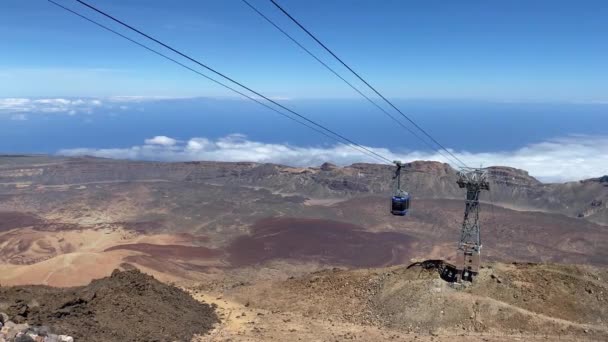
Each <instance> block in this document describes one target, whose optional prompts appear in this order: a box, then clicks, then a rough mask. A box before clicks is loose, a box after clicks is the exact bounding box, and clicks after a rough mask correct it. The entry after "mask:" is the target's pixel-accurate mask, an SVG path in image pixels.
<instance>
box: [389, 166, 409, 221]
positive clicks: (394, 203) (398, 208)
mask: <svg viewBox="0 0 608 342" xmlns="http://www.w3.org/2000/svg"><path fill="white" fill-rule="evenodd" d="M395 165H397V171H395V177H394V178H393V179H397V189H396V190H395V193H394V194H393V197H392V198H391V214H393V215H397V216H405V215H407V213H408V211H409V209H410V194H408V193H407V192H405V191H403V190H401V167H402V166H403V164H402V163H401V162H400V161H395Z"/></svg>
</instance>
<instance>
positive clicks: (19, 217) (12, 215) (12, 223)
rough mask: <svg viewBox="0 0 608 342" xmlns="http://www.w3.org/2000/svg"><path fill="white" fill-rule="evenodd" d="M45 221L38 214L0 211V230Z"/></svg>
mask: <svg viewBox="0 0 608 342" xmlns="http://www.w3.org/2000/svg"><path fill="white" fill-rule="evenodd" d="M41 223H43V221H42V220H41V219H40V218H38V217H37V216H36V215H32V214H26V213H19V212H13V211H5V212H0V232H3V231H7V230H11V229H15V228H22V227H30V226H35V225H38V224H41Z"/></svg>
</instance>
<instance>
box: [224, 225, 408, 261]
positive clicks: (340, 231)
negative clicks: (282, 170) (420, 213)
mask: <svg viewBox="0 0 608 342" xmlns="http://www.w3.org/2000/svg"><path fill="white" fill-rule="evenodd" d="M412 241H413V238H411V237H410V236H408V235H406V234H401V233H393V232H379V233H373V232H367V231H365V230H364V229H363V228H362V227H359V226H356V225H353V224H349V223H343V222H337V221H330V220H321V219H300V218H269V219H263V220H260V221H258V222H256V224H254V225H253V226H252V227H251V233H250V235H247V236H241V237H238V238H236V239H235V240H234V241H233V242H232V243H231V244H230V245H229V246H228V247H227V249H226V251H227V252H228V253H229V256H228V260H229V261H230V263H231V265H232V266H234V267H242V266H250V265H254V264H259V263H263V262H265V261H269V260H273V259H291V260H298V261H318V262H321V263H324V264H333V265H348V266H352V267H378V266H386V265H394V264H399V263H401V262H403V261H404V260H406V259H408V258H409V255H408V250H409V248H408V247H409V245H410V243H411V242H412Z"/></svg>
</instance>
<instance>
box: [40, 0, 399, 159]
mask: <svg viewBox="0 0 608 342" xmlns="http://www.w3.org/2000/svg"><path fill="white" fill-rule="evenodd" d="M47 1H49V2H50V3H52V4H54V5H56V6H58V7H60V8H62V9H64V10H66V11H68V12H70V13H72V14H74V15H76V16H78V17H80V18H82V19H85V20H87V21H89V22H91V23H92V24H94V25H97V26H99V27H101V28H103V29H105V30H107V31H109V32H111V33H113V34H115V35H118V36H120V37H122V38H124V39H126V40H128V41H129V42H131V43H134V44H136V45H138V46H140V47H142V48H144V49H146V50H148V51H149V52H152V53H154V54H156V55H158V56H160V57H162V58H165V59H167V60H169V61H171V62H173V63H175V64H177V65H179V66H181V67H183V68H185V69H187V70H190V71H192V72H194V73H196V74H197V75H199V76H201V77H204V78H206V79H208V80H210V81H211V82H214V83H216V84H218V85H220V86H222V87H224V88H226V89H229V90H231V91H233V92H235V93H237V94H239V95H241V96H243V97H245V98H247V99H249V100H252V101H254V102H256V103H258V104H260V105H262V106H264V107H266V108H268V109H270V110H272V111H274V112H276V113H278V114H280V115H282V116H284V117H286V118H288V119H290V120H293V121H295V122H297V123H299V124H301V125H303V126H305V127H307V128H310V129H312V130H314V131H316V132H317V133H319V134H323V135H324V136H326V137H328V138H330V139H332V140H335V141H337V142H338V143H340V144H342V145H345V146H348V147H350V148H353V149H355V150H356V151H358V152H361V153H364V154H367V155H368V156H370V157H372V158H375V159H377V160H379V161H382V162H383V163H385V162H388V163H391V161H390V160H389V159H388V158H385V157H383V156H381V155H380V154H378V153H375V152H373V151H370V150H369V149H367V148H365V147H363V146H361V145H359V144H357V143H354V142H353V141H352V140H350V139H345V141H347V142H349V143H345V142H343V141H341V140H339V139H338V138H336V136H340V135H338V134H336V133H334V134H335V135H336V136H332V135H330V134H328V133H326V132H325V131H328V132H330V133H333V131H331V130H329V129H327V128H325V127H324V126H322V125H320V124H317V123H315V122H314V121H312V120H310V119H307V118H305V117H303V116H301V115H298V116H300V117H302V118H304V119H306V121H309V122H311V123H313V124H315V126H318V127H321V128H323V129H324V130H325V131H322V130H320V129H318V128H316V127H314V126H311V125H309V124H307V123H306V122H303V121H300V120H298V119H296V118H295V117H292V116H289V115H287V114H285V113H283V112H281V111H280V110H278V109H276V108H273V107H271V106H269V105H268V104H266V103H263V102H261V101H259V100H258V99H256V98H254V97H252V96H249V95H247V94H244V93H243V92H241V91H239V90H237V89H234V88H233V87H230V86H228V85H226V84H224V83H222V82H220V81H218V80H216V79H214V78H212V77H210V76H207V75H205V74H203V73H201V72H200V71H198V70H195V69H193V68H191V67H189V66H187V65H185V64H183V63H181V62H179V61H177V60H175V59H173V58H171V57H169V56H167V55H165V54H163V53H161V52H159V51H157V50H155V49H153V48H150V47H149V46H146V45H144V44H142V43H140V42H137V41H136V40H134V39H132V38H130V37H127V36H125V35H124V34H122V33H120V32H118V31H116V30H113V29H111V28H109V27H108V26H105V25H103V24H101V23H99V22H97V21H95V20H93V19H91V18H88V17H86V16H84V15H82V14H80V13H78V12H76V11H74V10H72V9H70V8H67V7H65V6H63V5H61V4H59V3H57V2H55V1H53V0H47ZM254 93H255V92H254ZM271 102H272V101H271ZM370 152H371V153H370Z"/></svg>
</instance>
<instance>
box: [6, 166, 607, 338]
mask: <svg viewBox="0 0 608 342" xmlns="http://www.w3.org/2000/svg"><path fill="white" fill-rule="evenodd" d="M393 171H394V170H393V168H392V167H391V166H382V165H373V164H354V165H351V166H347V167H337V166H335V165H332V164H329V163H326V164H323V165H322V166H320V167H310V168H295V167H288V166H281V165H273V164H257V163H220V162H187V163H158V162H141V161H121V160H110V159H101V158H91V157H81V158H64V157H50V156H0V269H1V270H2V272H0V284H2V286H6V285H31V284H39V285H51V286H60V287H69V286H83V285H87V284H88V283H89V282H90V281H92V280H94V279H99V278H103V277H107V276H109V275H110V274H111V273H112V271H113V270H114V269H122V270H132V269H139V270H141V271H143V272H145V273H148V274H151V275H154V276H155V277H156V278H157V279H159V280H161V281H164V282H172V283H175V284H177V285H179V286H181V287H183V288H188V289H189V290H190V291H191V293H192V294H193V295H194V296H195V297H196V298H198V299H202V300H205V301H207V302H212V303H215V304H217V305H218V310H220V314H223V316H221V318H222V319H223V321H222V323H221V324H220V325H219V326H218V327H217V328H216V330H214V331H213V332H212V333H211V335H208V336H206V337H201V338H203V339H211V340H213V338H217V339H219V340H222V339H224V338H225V339H233V340H270V339H277V340H293V336H297V337H299V338H301V339H302V340H315V339H316V340H335V339H338V340H343V339H350V338H353V339H355V338H356V339H362V340H378V339H388V338H391V337H393V338H394V339H405V340H409V339H413V338H414V336H418V337H419V338H422V339H427V340H428V339H430V338H444V337H446V336H458V335H462V334H466V335H467V336H468V337H469V338H471V339H473V340H475V339H476V338H479V340H480V341H481V340H483V339H492V338H497V339H498V340H500V339H501V338H504V337H505V336H507V337H508V338H509V339H511V338H516V337H517V336H520V337H521V335H524V336H526V338H530V339H532V338H539V339H540V338H544V336H545V335H546V336H549V337H548V338H554V337H556V336H557V337H560V338H561V337H563V338H572V339H581V338H587V339H595V340H603V338H605V337H606V334H605V333H606V320H608V316H607V313H606V312H605V309H603V308H604V307H605V306H606V303H605V299H604V292H605V291H606V282H605V279H608V278H607V277H608V275H606V271H605V269H604V267H606V266H607V265H608V227H607V225H608V180H607V179H606V177H602V176H601V175H598V178H595V179H589V180H583V181H578V182H570V183H565V184H543V183H541V182H539V181H537V180H536V179H534V178H533V177H530V176H529V175H528V174H527V173H526V172H525V171H522V170H517V169H512V168H508V167H491V168H489V177H490V187H491V191H490V192H484V193H482V199H481V200H482V204H481V229H482V240H483V249H482V262H483V263H484V265H485V266H486V267H485V268H484V269H483V270H482V273H481V275H480V277H479V281H478V282H477V283H475V284H474V285H473V286H471V287H467V288H464V289H462V288H460V289H459V288H454V287H452V286H450V285H449V284H448V283H446V282H445V281H443V280H441V279H440V278H439V276H438V273H437V272H436V269H437V267H440V266H438V265H440V264H441V263H439V264H438V262H435V263H430V264H429V263H421V264H420V262H422V261H424V260H440V259H441V260H445V261H447V262H450V261H453V260H454V258H455V252H456V242H457V240H458V237H459V231H460V226H461V223H462V215H463V211H464V201H463V199H464V196H465V194H464V191H463V190H462V189H459V188H458V186H457V184H456V179H457V174H456V171H455V170H453V169H452V168H451V167H450V166H449V165H447V164H441V163H437V162H424V161H418V162H413V163H409V164H407V165H406V167H405V172H404V184H405V187H406V189H407V190H408V191H409V192H410V193H411V194H412V196H413V200H412V209H411V214H410V215H408V216H406V217H395V216H393V215H390V213H389V212H388V204H389V203H388V199H389V196H390V194H391V189H392V187H393V180H392V176H393ZM514 262H515V263H516V264H513V263H514ZM416 263H419V264H416ZM528 263H530V264H528ZM410 264H416V266H413V267H412V268H409V269H408V268H406V266H407V265H410ZM429 265H434V266H432V267H431V266H429ZM560 298H561V300H560ZM584 307H587V308H588V311H586V312H583V311H584V310H583V308H584ZM239 311H241V312H239ZM243 314H244V315H243ZM249 322H253V323H249ZM281 322H282V323H281ZM501 322H502V323H501ZM277 324H278V325H277ZM292 330H293V331H292ZM294 334H295V335H294ZM307 334H308V335H307ZM484 334H485V335H484ZM518 334H519V335H518ZM214 336H215V337H214ZM220 337H221V338H220ZM446 338H447V337H446Z"/></svg>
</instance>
